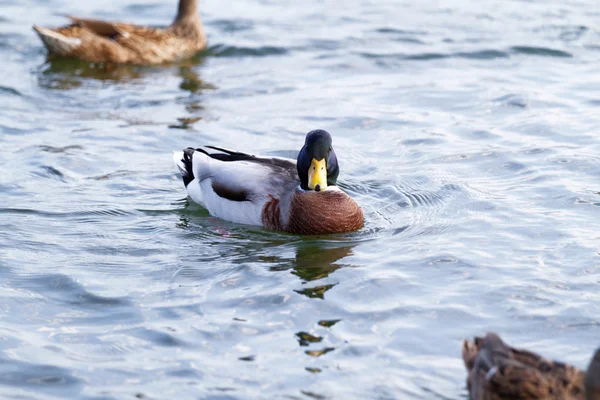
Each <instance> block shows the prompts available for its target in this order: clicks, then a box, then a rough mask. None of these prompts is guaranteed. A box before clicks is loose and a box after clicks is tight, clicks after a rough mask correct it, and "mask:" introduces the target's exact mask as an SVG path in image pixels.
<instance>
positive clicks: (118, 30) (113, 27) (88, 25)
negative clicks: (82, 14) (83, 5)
mask: <svg viewBox="0 0 600 400" xmlns="http://www.w3.org/2000/svg"><path fill="white" fill-rule="evenodd" d="M67 18H69V19H70V20H71V22H73V24H75V25H78V26H80V27H82V28H85V29H88V30H90V31H92V32H94V33H95V34H96V35H98V36H104V37H108V38H111V39H114V38H116V37H118V36H125V37H127V36H128V35H129V33H128V32H127V30H126V29H124V28H123V25H124V24H119V23H115V22H109V21H103V20H100V19H89V18H79V17H74V16H72V15H67Z"/></svg>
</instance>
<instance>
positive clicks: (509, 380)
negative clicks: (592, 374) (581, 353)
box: [462, 333, 585, 400]
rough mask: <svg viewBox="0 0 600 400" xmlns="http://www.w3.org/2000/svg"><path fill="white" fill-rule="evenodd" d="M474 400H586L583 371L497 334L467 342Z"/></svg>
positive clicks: (465, 350)
mask: <svg viewBox="0 0 600 400" xmlns="http://www.w3.org/2000/svg"><path fill="white" fill-rule="evenodd" d="M462 356H463V361H464V363H465V366H466V367H467V371H468V373H469V376H468V379H467V385H468V388H469V393H470V395H471V398H472V399H473V400H500V399H522V400H534V399H548V400H559V399H560V400H583V399H584V376H585V374H584V373H583V371H581V370H579V369H577V368H575V367H573V366H571V365H567V364H564V363H561V362H556V361H551V360H548V359H545V358H543V357H541V356H539V355H538V354H535V353H532V352H530V351H526V350H520V349H515V348H513V347H510V346H508V345H506V344H505V343H504V342H502V340H501V339H500V337H499V336H498V335H496V334H493V333H489V334H487V335H486V337H485V338H475V340H474V341H473V342H469V341H465V342H464V343H463V349H462Z"/></svg>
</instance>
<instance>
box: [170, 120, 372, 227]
mask: <svg viewBox="0 0 600 400" xmlns="http://www.w3.org/2000/svg"><path fill="white" fill-rule="evenodd" d="M173 159H174V161H175V164H176V165H177V167H178V168H179V171H180V173H181V176H182V177H183V183H184V184H185V186H186V188H187V191H188V194H189V196H190V197H191V199H192V200H193V201H194V202H196V203H198V204H200V205H202V206H204V207H205V208H206V209H207V210H208V211H209V212H210V213H211V214H212V215H213V216H216V217H219V218H222V219H226V220H229V221H233V222H238V223H242V224H249V225H260V226H263V227H265V228H267V229H271V230H276V231H282V232H288V233H294V234H301V235H317V234H329V233H342V232H351V231H355V230H357V229H359V228H361V227H362V226H363V213H362V211H361V209H360V207H359V206H358V205H357V204H356V203H355V202H354V200H352V198H350V196H348V195H347V194H346V193H344V192H343V191H342V190H341V189H340V188H339V187H338V186H337V185H336V183H337V178H338V174H339V166H338V160H337V157H336V155H335V152H334V151H333V147H332V141H331V136H330V135H329V133H327V132H325V131H323V130H315V131H311V132H309V133H308V134H307V135H306V141H305V143H304V146H303V147H302V150H300V153H299V154H298V159H297V160H296V161H294V160H292V159H286V158H280V157H258V156H253V155H248V154H244V153H239V152H235V151H230V150H225V149H222V148H218V147H213V146H206V147H204V148H198V149H193V148H191V147H188V148H187V149H185V150H183V151H182V152H175V153H174V157H173Z"/></svg>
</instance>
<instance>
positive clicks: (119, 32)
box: [34, 0, 206, 65]
mask: <svg viewBox="0 0 600 400" xmlns="http://www.w3.org/2000/svg"><path fill="white" fill-rule="evenodd" d="M69 18H70V19H71V20H72V21H73V22H74V23H73V24H72V25H69V26H64V27H60V28H55V29H47V28H39V27H36V26H34V29H35V30H36V32H38V34H39V35H40V38H41V39H42V41H43V42H44V44H45V45H46V48H47V49H48V52H49V56H61V57H74V58H79V59H82V60H84V61H89V62H96V63H103V62H112V63H120V64H140V65H150V64H162V63H167V62H172V61H177V60H182V59H185V58H189V57H191V56H193V55H194V54H196V53H197V52H198V51H200V50H202V49H204V48H205V47H206V36H205V34H204V28H203V26H202V22H201V20H200V16H199V15H198V13H197V9H196V0H180V4H179V13H178V14H177V17H176V18H175V21H174V22H173V23H172V24H171V25H170V26H169V27H167V28H164V29H160V28H151V27H144V26H137V25H133V24H128V23H122V22H108V21H101V20H94V19H86V18H77V17H69ZM56 34H58V35H56ZM61 35H62V36H61ZM61 37H62V38H63V39H61ZM69 39H78V40H80V43H79V44H75V43H73V42H72V41H71V42H69ZM63 43H64V45H62V44H63Z"/></svg>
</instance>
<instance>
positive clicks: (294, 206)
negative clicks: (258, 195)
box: [262, 190, 364, 235]
mask: <svg viewBox="0 0 600 400" xmlns="http://www.w3.org/2000/svg"><path fill="white" fill-rule="evenodd" d="M280 213H281V210H280V207H279V200H277V199H274V198H272V200H271V201H269V202H267V204H266V205H265V206H264V207H263V212H262V221H263V225H264V226H266V227H267V228H269V229H273V230H279V231H284V232H288V233H294V234H299V235H326V234H331V233H345V232H352V231H355V230H357V229H360V228H362V226H363V223H364V216H363V213H362V210H361V209H360V207H359V206H358V204H356V202H355V201H354V200H352V198H351V197H350V196H348V195H347V194H346V193H344V192H342V191H339V190H325V191H321V192H315V191H305V192H302V191H296V192H294V194H293V195H292V196H291V198H290V204H289V218H288V220H287V223H286V224H285V225H282V223H281V220H282V219H281V217H280Z"/></svg>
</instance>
